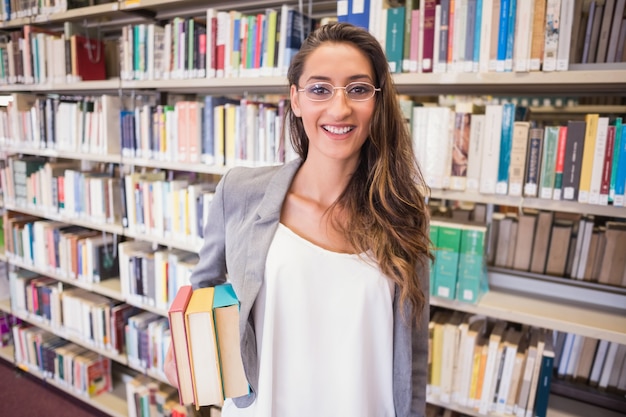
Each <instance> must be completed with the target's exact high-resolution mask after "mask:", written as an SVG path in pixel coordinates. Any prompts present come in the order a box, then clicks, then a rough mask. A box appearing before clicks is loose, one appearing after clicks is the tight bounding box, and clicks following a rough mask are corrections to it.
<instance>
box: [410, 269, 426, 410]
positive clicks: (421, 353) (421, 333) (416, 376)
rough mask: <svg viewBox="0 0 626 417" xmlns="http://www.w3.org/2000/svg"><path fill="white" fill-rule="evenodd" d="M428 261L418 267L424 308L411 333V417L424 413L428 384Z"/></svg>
mask: <svg viewBox="0 0 626 417" xmlns="http://www.w3.org/2000/svg"><path fill="white" fill-rule="evenodd" d="M429 264H430V260H428V259H427V260H426V265H425V266H424V267H420V268H419V270H418V276H419V277H420V281H421V284H422V291H423V292H424V308H423V309H422V316H421V317H420V322H419V324H418V325H417V326H416V328H414V329H413V332H412V343H411V344H412V355H411V357H412V368H413V373H412V386H413V399H412V401H411V416H415V417H418V416H419V417H421V416H424V415H425V412H426V385H427V383H428V322H429V320H430V297H429V294H430V288H429V286H430V281H429V273H430V270H429V267H428V265H429Z"/></svg>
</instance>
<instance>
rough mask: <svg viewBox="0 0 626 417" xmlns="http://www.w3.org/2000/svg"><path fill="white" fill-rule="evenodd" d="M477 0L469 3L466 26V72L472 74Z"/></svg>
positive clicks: (464, 69) (464, 57) (469, 0)
mask: <svg viewBox="0 0 626 417" xmlns="http://www.w3.org/2000/svg"><path fill="white" fill-rule="evenodd" d="M476 3H477V1H476V0H468V2H467V23H466V26H465V51H464V55H463V62H464V68H463V71H464V72H471V71H472V68H473V66H474V48H475V46H476V42H474V36H475V35H476Z"/></svg>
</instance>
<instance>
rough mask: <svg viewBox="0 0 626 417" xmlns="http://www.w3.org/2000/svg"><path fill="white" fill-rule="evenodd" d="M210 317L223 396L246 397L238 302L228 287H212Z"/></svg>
mask: <svg viewBox="0 0 626 417" xmlns="http://www.w3.org/2000/svg"><path fill="white" fill-rule="evenodd" d="M213 317H214V321H215V333H216V340H217V349H218V354H219V361H220V369H221V379H222V387H223V392H224V396H225V397H226V398H235V397H241V396H244V395H248V393H249V391H250V390H249V386H248V381H247V379H246V374H245V371H244V368H243V362H242V359H241V348H240V342H239V300H238V299H237V296H236V294H235V291H234V289H233V287H232V285H231V284H222V285H217V286H216V287H215V293H214V296H213Z"/></svg>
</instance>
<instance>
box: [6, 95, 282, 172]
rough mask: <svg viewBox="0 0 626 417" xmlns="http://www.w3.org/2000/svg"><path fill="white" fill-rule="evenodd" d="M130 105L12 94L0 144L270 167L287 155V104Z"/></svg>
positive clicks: (203, 100) (208, 100)
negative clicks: (284, 124)
mask: <svg viewBox="0 0 626 417" xmlns="http://www.w3.org/2000/svg"><path fill="white" fill-rule="evenodd" d="M129 101H130V100H125V99H124V100H122V99H120V97H118V96H110V95H102V96H99V97H92V96H68V95H57V94H50V95H34V94H26V93H13V94H11V100H10V101H9V103H8V105H7V106H6V107H4V108H1V109H0V143H5V144H6V145H8V146H12V147H16V148H20V147H23V146H25V147H29V148H34V149H47V150H54V151H66V152H81V153H99V154H105V155H120V156H123V157H126V158H143V159H149V160H150V159H151V160H156V161H167V162H180V163H204V164H207V165H215V166H234V165H268V164H276V163H282V162H284V161H285V158H286V157H287V158H288V157H289V156H290V155H289V151H290V146H289V144H288V142H286V139H285V134H284V132H283V119H284V112H285V106H286V105H288V102H287V101H286V100H285V99H279V100H278V101H277V102H268V101H266V100H254V99H251V98H228V97H224V96H205V97H200V98H199V99H198V100H179V101H177V102H175V103H173V104H172V105H169V104H156V103H155V102H154V99H150V98H149V97H146V98H144V99H142V100H141V101H138V102H137V103H135V104H134V105H132V106H131V104H132V103H129ZM129 108H132V110H129ZM286 148H287V149H286ZM286 154H287V155H286Z"/></svg>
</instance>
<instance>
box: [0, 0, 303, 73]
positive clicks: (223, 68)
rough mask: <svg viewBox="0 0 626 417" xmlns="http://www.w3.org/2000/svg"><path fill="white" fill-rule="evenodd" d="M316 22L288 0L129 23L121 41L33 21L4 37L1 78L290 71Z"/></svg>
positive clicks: (0, 47) (0, 52)
mask: <svg viewBox="0 0 626 417" xmlns="http://www.w3.org/2000/svg"><path fill="white" fill-rule="evenodd" d="M313 24H314V20H313V19H311V18H310V17H308V16H306V15H305V14H303V13H301V12H300V11H299V10H298V9H297V8H296V7H293V6H289V5H286V4H285V5H283V6H282V7H281V8H280V9H269V8H268V9H267V10H266V11H265V12H261V13H256V14H245V13H241V12H237V11H231V12H226V11H218V10H216V9H214V8H208V9H206V11H205V12H204V13H202V15H200V16H197V17H175V18H173V19H171V20H170V21H168V22H163V23H141V24H136V25H125V26H123V27H122V28H121V36H120V37H119V40H118V41H114V42H111V41H103V40H102V39H101V35H100V33H99V32H98V31H93V30H89V29H88V28H86V27H82V26H81V25H80V24H77V23H72V22H66V23H65V25H64V30H63V31H51V30H48V29H44V28H42V27H39V26H37V25H35V24H26V25H24V27H23V28H20V29H17V30H14V31H12V32H11V33H10V35H9V36H7V37H6V39H4V40H3V41H2V42H0V58H1V59H0V83H2V84H52V83H67V82H77V81H90V80H104V79H107V78H112V77H117V76H119V77H120V78H121V79H122V80H160V79H185V78H205V77H224V76H231V77H232V76H258V75H281V76H282V75H286V73H287V68H288V67H289V63H290V61H291V58H292V57H293V56H294V55H295V53H296V52H297V51H298V50H299V49H300V45H301V44H302V40H303V39H304V38H305V37H306V36H307V35H308V34H309V33H310V31H311V29H312V27H313ZM22 45H23V47H22Z"/></svg>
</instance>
